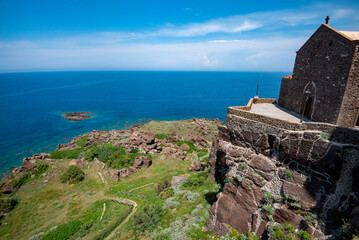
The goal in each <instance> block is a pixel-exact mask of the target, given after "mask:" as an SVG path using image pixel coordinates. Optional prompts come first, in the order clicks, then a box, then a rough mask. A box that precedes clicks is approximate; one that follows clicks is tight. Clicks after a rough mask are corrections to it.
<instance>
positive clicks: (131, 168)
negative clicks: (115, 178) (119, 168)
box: [127, 167, 136, 173]
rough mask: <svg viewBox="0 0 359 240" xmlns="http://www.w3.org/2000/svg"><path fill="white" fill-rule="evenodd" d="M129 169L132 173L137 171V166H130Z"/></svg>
mask: <svg viewBox="0 0 359 240" xmlns="http://www.w3.org/2000/svg"><path fill="white" fill-rule="evenodd" d="M127 170H128V171H129V172H132V173H135V172H136V168H134V167H128V168H127Z"/></svg>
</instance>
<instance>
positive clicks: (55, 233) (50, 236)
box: [41, 220, 81, 240]
mask: <svg viewBox="0 0 359 240" xmlns="http://www.w3.org/2000/svg"><path fill="white" fill-rule="evenodd" d="M80 226H81V222H80V221H79V220H74V221H71V222H69V223H66V224H63V225H61V226H59V227H57V228H56V229H54V230H52V231H50V232H48V233H47V234H45V235H44V236H43V237H42V238H41V240H63V239H69V238H70V237H71V236H72V235H73V234H74V233H75V232H77V231H78V230H79V228H80Z"/></svg>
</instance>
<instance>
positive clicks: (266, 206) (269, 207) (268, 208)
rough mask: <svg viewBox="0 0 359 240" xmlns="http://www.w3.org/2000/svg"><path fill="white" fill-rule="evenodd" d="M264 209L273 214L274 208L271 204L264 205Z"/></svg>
mask: <svg viewBox="0 0 359 240" xmlns="http://www.w3.org/2000/svg"><path fill="white" fill-rule="evenodd" d="M263 210H264V211H266V212H267V213H269V214H273V208H272V206H271V205H268V204H266V205H264V206H263Z"/></svg>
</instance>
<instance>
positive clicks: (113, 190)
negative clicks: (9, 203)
mask: <svg viewBox="0 0 359 240" xmlns="http://www.w3.org/2000/svg"><path fill="white" fill-rule="evenodd" d="M194 127H196V124H194V123H193V122H191V121H179V122H175V123H173V122H160V123H158V122H151V123H150V124H146V125H145V126H141V130H143V129H142V128H144V129H145V128H148V130H149V131H153V132H161V133H163V134H165V135H168V134H171V133H172V132H173V131H175V132H176V135H177V136H186V135H191V136H196V135H197V132H196V131H197V129H195V130H193V128H194ZM156 129H159V131H157V130H156ZM208 129H209V130H208V132H210V133H209V134H207V132H206V134H207V135H206V136H204V138H207V139H208V141H210V140H211V139H212V138H213V134H212V133H214V132H216V131H217V126H215V125H213V126H212V125H208ZM207 139H206V140H207ZM85 141H86V139H85V138H82V139H80V140H78V141H77V142H76V144H77V145H78V146H80V148H78V149H74V150H65V151H55V152H52V153H51V158H52V159H53V160H51V161H46V160H40V161H39V162H46V163H49V164H50V168H48V169H47V171H46V176H45V175H42V174H40V173H39V174H37V175H36V177H35V178H33V179H29V178H28V176H29V175H28V176H26V177H23V178H24V179H25V180H24V181H23V180H21V179H17V180H16V181H18V183H20V182H23V183H22V184H21V190H20V191H18V192H17V193H16V195H15V197H16V199H17V200H18V202H19V203H18V204H17V205H16V207H15V209H14V210H13V211H12V212H11V215H10V217H9V218H8V219H6V220H5V219H4V220H2V222H6V223H8V225H1V226H0V236H2V237H1V238H4V239H29V238H30V237H31V236H34V235H35V234H37V233H39V232H48V231H49V230H50V229H52V228H53V227H55V226H58V228H57V229H58V230H56V229H55V230H53V231H51V232H48V233H46V234H47V235H48V236H47V237H46V238H48V239H59V238H61V239H66V238H67V239H77V238H79V239H81V238H83V239H103V238H104V237H105V236H107V235H108V234H109V233H111V232H112V230H113V229H114V228H116V226H118V224H119V223H120V222H121V221H123V219H124V218H125V217H126V216H127V215H128V213H129V211H131V206H128V205H123V204H118V203H115V202H112V201H111V200H109V198H116V197H117V198H127V199H131V200H133V201H135V202H136V203H137V204H138V207H137V211H141V210H142V209H143V208H144V207H145V206H148V205H151V204H159V205H161V206H162V205H163V204H164V203H165V202H166V201H167V199H168V197H164V199H161V198H160V196H159V195H158V194H156V187H155V184H156V183H157V182H158V181H161V180H163V179H164V178H165V177H168V178H169V179H171V178H172V176H177V175H181V174H187V173H189V172H188V168H189V166H190V164H191V162H190V161H182V160H180V159H177V158H166V157H164V155H162V154H154V155H151V158H152V165H151V167H149V168H147V169H138V170H137V172H136V173H134V174H132V175H131V176H129V177H127V178H123V179H120V181H119V182H114V181H113V180H112V179H111V178H110V176H109V175H108V174H107V173H106V172H105V171H104V170H102V165H101V164H98V163H97V162H95V161H92V162H91V161H86V162H85V165H84V166H83V167H81V170H82V171H84V172H85V173H86V177H85V179H84V180H83V181H81V182H79V183H76V184H71V185H69V184H62V183H61V182H60V178H61V176H62V175H63V174H64V172H65V170H66V168H67V167H68V166H67V164H68V160H66V159H75V158H78V157H79V155H80V154H81V153H82V152H86V153H85V155H84V157H86V156H88V158H87V160H89V159H90V160H93V158H94V157H97V158H98V159H99V160H100V161H103V162H107V163H108V161H109V158H110V157H111V156H112V155H113V154H114V153H117V154H118V155H119V156H121V155H126V156H127V157H128V158H129V159H130V163H131V162H132V161H133V160H134V158H135V157H136V156H141V155H144V154H140V153H138V152H137V151H136V150H134V151H131V153H130V154H127V153H126V152H125V150H124V149H123V148H122V147H117V146H113V145H111V144H104V145H101V146H90V147H88V148H86V149H85V148H83V144H84V142H85ZM183 143H186V144H188V145H189V147H190V148H191V150H190V151H192V152H193V151H196V152H197V156H199V157H200V158H201V159H202V160H203V159H204V158H206V157H207V155H208V151H207V150H205V149H198V150H197V149H196V148H195V146H194V145H193V144H192V143H191V142H188V141H179V142H177V143H176V144H177V145H178V146H181V145H182V144H183ZM193 154H194V153H193ZM58 159H59V160H58ZM60 159H61V160H60ZM100 171H101V172H102V173H103V175H104V178H105V184H103V183H102V181H101V179H100V178H99V176H98V174H97V173H98V172H100ZM40 172H41V171H40ZM202 174H203V173H199V174H198V173H191V175H192V177H191V178H193V180H194V182H196V183H195V184H192V185H191V186H189V185H188V186H182V187H181V188H180V189H177V190H173V197H175V200H174V201H176V202H178V203H179V204H178V206H176V207H175V208H173V209H170V210H166V211H165V213H164V215H163V216H162V217H161V218H160V220H159V222H158V223H157V225H158V227H161V228H162V229H165V228H169V227H173V226H174V224H176V221H177V220H178V219H181V221H183V224H184V226H187V225H189V223H187V225H186V221H187V218H186V217H184V216H191V217H198V219H197V218H196V220H195V225H197V226H198V228H197V227H196V228H192V225H189V226H187V227H189V229H190V230H188V231H187V230H186V229H184V230H183V231H185V232H184V233H181V230H182V229H179V230H178V231H177V232H176V233H173V234H184V235H183V236H185V237H184V238H182V239H209V238H211V237H212V236H213V234H212V233H211V232H206V233H204V232H202V230H201V229H202V227H204V224H205V221H206V219H207V214H208V208H209V206H210V204H213V203H214V201H215V200H216V194H217V193H218V191H219V189H220V187H219V186H218V185H217V184H214V183H213V182H211V181H210V180H206V179H202V177H204V176H202ZM44 180H47V183H45V182H44ZM202 180H203V181H202ZM27 181H32V183H31V184H26V183H28V182H27ZM198 181H199V182H200V184H197V182H198ZM149 183H153V184H150V185H148V186H145V187H142V186H143V185H145V184H149ZM136 187H140V188H138V189H135V190H134V191H131V192H130V190H132V189H133V188H136ZM118 191H120V193H118ZM121 192H122V193H121ZM128 193H130V194H128ZM171 195H172V194H171ZM169 196H170V195H169ZM190 196H191V197H190ZM103 203H106V212H105V214H104V217H103V220H102V221H100V220H99V219H100V216H101V213H102V209H103ZM199 205H200V208H198V206H199ZM196 209H197V210H196ZM176 219H177V220H176ZM161 231H162V230H161V229H159V228H156V229H155V230H154V231H152V230H151V231H150V232H148V233H146V232H145V233H139V232H136V231H134V229H133V217H132V218H130V219H129V221H128V222H126V223H125V224H124V225H123V226H122V227H121V228H120V230H119V232H118V233H117V238H119V239H144V238H150V237H151V236H152V235H153V234H157V233H158V234H162V232H161ZM156 236H157V235H156ZM50 237H51V238H50Z"/></svg>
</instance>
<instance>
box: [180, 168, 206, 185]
mask: <svg viewBox="0 0 359 240" xmlns="http://www.w3.org/2000/svg"><path fill="white" fill-rule="evenodd" d="M207 177H208V172H205V171H203V172H199V173H197V174H194V175H191V176H190V177H189V178H188V179H187V182H185V183H184V184H183V186H184V187H190V188H191V187H199V186H202V185H203V184H204V182H205V181H206V179H207Z"/></svg>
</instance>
